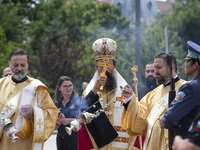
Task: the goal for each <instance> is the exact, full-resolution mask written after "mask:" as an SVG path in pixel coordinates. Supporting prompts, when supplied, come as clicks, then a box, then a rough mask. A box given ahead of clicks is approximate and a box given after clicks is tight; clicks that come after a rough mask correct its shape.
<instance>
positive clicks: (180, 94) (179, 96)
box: [175, 91, 185, 101]
mask: <svg viewBox="0 0 200 150" xmlns="http://www.w3.org/2000/svg"><path fill="white" fill-rule="evenodd" d="M183 97H185V93H184V92H182V91H179V92H178V93H177V94H176V98H175V100H176V101H179V100H181V99H183Z"/></svg>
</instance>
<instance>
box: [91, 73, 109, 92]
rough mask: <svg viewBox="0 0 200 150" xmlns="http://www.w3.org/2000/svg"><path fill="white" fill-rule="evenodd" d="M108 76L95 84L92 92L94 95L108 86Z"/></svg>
mask: <svg viewBox="0 0 200 150" xmlns="http://www.w3.org/2000/svg"><path fill="white" fill-rule="evenodd" d="M106 79H107V77H106V76H99V77H98V78H97V80H96V82H95V84H94V87H93V88H92V91H93V92H94V94H97V91H98V90H99V88H100V87H101V86H102V85H103V86H104V85H105V84H106Z"/></svg>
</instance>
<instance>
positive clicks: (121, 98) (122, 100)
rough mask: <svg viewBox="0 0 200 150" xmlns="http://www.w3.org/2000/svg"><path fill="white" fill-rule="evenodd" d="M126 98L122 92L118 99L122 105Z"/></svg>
mask: <svg viewBox="0 0 200 150" xmlns="http://www.w3.org/2000/svg"><path fill="white" fill-rule="evenodd" d="M125 99H126V98H125V97H124V96H123V95H122V94H121V97H119V96H117V97H116V101H118V102H120V103H121V106H123V102H124V100H125Z"/></svg>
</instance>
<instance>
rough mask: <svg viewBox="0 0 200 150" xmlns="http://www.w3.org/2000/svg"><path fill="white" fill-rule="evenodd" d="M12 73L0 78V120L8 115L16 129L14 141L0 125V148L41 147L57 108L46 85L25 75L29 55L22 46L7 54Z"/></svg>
mask: <svg viewBox="0 0 200 150" xmlns="http://www.w3.org/2000/svg"><path fill="white" fill-rule="evenodd" d="M9 60H10V62H9V66H10V70H11V73H12V75H11V76H7V77H4V78H1V79H0V97H1V99H0V116H1V117H0V118H1V121H0V124H1V125H2V123H3V121H2V118H5V119H10V120H11V121H12V123H13V125H14V127H15V129H16V131H17V132H16V136H17V137H19V140H18V141H17V142H14V143H13V142H12V138H9V137H8V136H7V131H5V130H4V128H3V126H0V150H43V146H44V142H45V141H46V140H47V139H48V138H49V137H50V136H51V134H52V132H53V131H54V128H55V125H56V120H57V116H58V113H59V111H58V109H57V108H56V106H55V105H54V103H53V101H52V99H51V97H50V95H49V90H48V88H47V87H46V86H45V85H44V84H43V83H42V82H41V81H39V80H37V79H33V78H31V77H28V76H27V75H26V73H27V71H28V65H29V55H28V53H27V52H26V51H24V50H22V49H16V50H14V51H13V52H12V53H11V54H10V56H9Z"/></svg>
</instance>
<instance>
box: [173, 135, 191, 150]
mask: <svg viewBox="0 0 200 150" xmlns="http://www.w3.org/2000/svg"><path fill="white" fill-rule="evenodd" d="M187 142H188V139H182V137H181V136H176V137H175V139H174V143H173V146H172V149H173V150H188V149H187V148H186V143H187Z"/></svg>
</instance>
